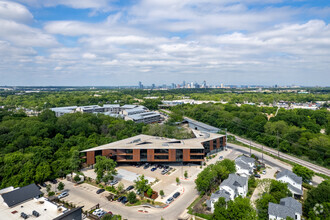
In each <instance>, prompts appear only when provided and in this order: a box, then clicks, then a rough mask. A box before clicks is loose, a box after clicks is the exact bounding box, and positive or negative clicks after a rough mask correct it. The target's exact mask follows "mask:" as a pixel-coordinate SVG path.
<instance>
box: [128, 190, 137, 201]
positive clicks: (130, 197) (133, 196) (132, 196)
mask: <svg viewBox="0 0 330 220" xmlns="http://www.w3.org/2000/svg"><path fill="white" fill-rule="evenodd" d="M127 200H128V202H129V203H131V204H133V203H135V202H136V194H135V192H133V191H132V192H129V193H128V195H127Z"/></svg>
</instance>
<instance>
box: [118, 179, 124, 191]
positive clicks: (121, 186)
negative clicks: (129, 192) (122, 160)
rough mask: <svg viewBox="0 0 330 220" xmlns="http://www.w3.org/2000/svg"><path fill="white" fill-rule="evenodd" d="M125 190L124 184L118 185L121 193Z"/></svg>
mask: <svg viewBox="0 0 330 220" xmlns="http://www.w3.org/2000/svg"><path fill="white" fill-rule="evenodd" d="M123 190H124V184H123V183H122V182H120V183H118V186H117V191H118V192H119V193H121V192H122V191H123Z"/></svg>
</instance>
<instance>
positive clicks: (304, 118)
mask: <svg viewBox="0 0 330 220" xmlns="http://www.w3.org/2000/svg"><path fill="white" fill-rule="evenodd" d="M273 110H274V108H260V107H256V106H251V105H242V106H241V107H238V106H236V105H231V104H226V105H222V104H202V105H182V106H176V107H173V108H172V111H174V112H176V114H181V115H186V116H188V117H191V118H194V119H196V120H198V121H201V122H204V123H207V124H210V125H213V126H215V127H218V128H227V129H228V131H229V132H232V133H234V134H237V135H240V136H243V137H247V138H250V139H252V140H254V141H257V142H259V143H262V144H265V145H266V146H269V147H272V148H278V149H279V150H280V151H281V152H285V153H290V154H293V155H296V156H299V157H303V158H305V159H309V160H311V161H314V162H316V163H318V164H320V165H323V166H326V167H329V166H330V136H329V134H330V113H329V112H328V111H327V110H326V109H321V110H316V111H312V110H305V109H295V110H284V109H283V110H280V111H279V113H278V115H277V116H276V117H272V118H271V119H270V120H269V121H268V120H267V116H266V113H269V112H273ZM321 131H322V132H323V131H324V132H325V134H323V133H321Z"/></svg>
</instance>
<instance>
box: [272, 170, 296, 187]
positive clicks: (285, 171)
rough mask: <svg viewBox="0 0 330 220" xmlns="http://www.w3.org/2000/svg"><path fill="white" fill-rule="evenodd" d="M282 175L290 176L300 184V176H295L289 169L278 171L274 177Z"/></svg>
mask: <svg viewBox="0 0 330 220" xmlns="http://www.w3.org/2000/svg"><path fill="white" fill-rule="evenodd" d="M283 176H287V177H290V178H291V179H292V180H293V181H295V182H296V183H298V184H300V185H301V184H302V177H300V176H297V175H296V174H294V173H293V172H292V171H290V170H283V171H282V172H279V173H278V174H277V176H276V179H279V178H281V177H283Z"/></svg>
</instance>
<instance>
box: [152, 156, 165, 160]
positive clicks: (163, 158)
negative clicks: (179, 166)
mask: <svg viewBox="0 0 330 220" xmlns="http://www.w3.org/2000/svg"><path fill="white" fill-rule="evenodd" d="M154 159H155V160H168V155H155V156H154Z"/></svg>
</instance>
